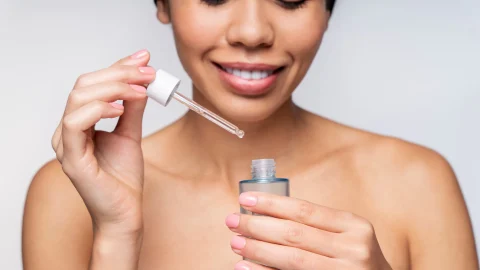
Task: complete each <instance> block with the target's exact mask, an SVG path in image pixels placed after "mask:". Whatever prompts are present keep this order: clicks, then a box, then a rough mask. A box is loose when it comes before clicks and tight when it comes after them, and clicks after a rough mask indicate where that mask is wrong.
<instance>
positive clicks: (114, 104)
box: [110, 102, 123, 110]
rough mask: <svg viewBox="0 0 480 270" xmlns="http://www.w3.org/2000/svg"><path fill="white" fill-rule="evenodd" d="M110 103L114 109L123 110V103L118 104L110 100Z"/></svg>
mask: <svg viewBox="0 0 480 270" xmlns="http://www.w3.org/2000/svg"><path fill="white" fill-rule="evenodd" d="M110 105H112V107H113V108H115V109H119V110H123V105H122V104H118V103H116V102H111V103H110Z"/></svg>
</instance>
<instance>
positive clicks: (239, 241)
mask: <svg viewBox="0 0 480 270" xmlns="http://www.w3.org/2000/svg"><path fill="white" fill-rule="evenodd" d="M246 244H247V241H246V240H245V238H243V237H241V236H234V237H233V238H232V240H231V241H230V245H231V246H232V249H236V250H241V249H243V248H244V247H245V245H246Z"/></svg>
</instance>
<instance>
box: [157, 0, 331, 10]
mask: <svg viewBox="0 0 480 270" xmlns="http://www.w3.org/2000/svg"><path fill="white" fill-rule="evenodd" d="M161 1H163V0H161ZM325 1H326V3H325V4H326V6H327V10H328V11H330V12H332V11H333V7H334V6H335V0H325ZM153 2H154V3H155V5H156V4H157V0H153Z"/></svg>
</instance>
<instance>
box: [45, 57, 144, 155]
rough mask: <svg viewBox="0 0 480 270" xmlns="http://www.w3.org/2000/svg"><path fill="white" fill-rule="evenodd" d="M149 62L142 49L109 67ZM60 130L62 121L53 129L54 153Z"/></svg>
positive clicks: (142, 64) (140, 64) (141, 64)
mask: <svg viewBox="0 0 480 270" xmlns="http://www.w3.org/2000/svg"><path fill="white" fill-rule="evenodd" d="M149 61H150V52H149V51H148V50H146V49H142V50H139V51H137V52H136V53H134V54H132V55H129V56H127V57H124V58H122V59H120V60H118V61H117V62H115V63H114V64H113V65H111V67H113V66H124V65H133V66H137V67H140V66H145V65H147V64H148V62H149ZM64 115H65V113H64ZM62 120H63V119H62ZM61 130H62V121H60V123H59V124H58V126H57V128H56V129H55V132H54V134H53V136H52V140H51V143H52V148H53V149H54V150H55V151H57V149H58V145H59V144H60V145H61V143H59V142H60V141H61Z"/></svg>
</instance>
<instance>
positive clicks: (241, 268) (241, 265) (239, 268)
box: [234, 261, 250, 270]
mask: <svg viewBox="0 0 480 270" xmlns="http://www.w3.org/2000/svg"><path fill="white" fill-rule="evenodd" d="M234 270H250V266H248V265H247V264H246V263H245V262H244V261H241V262H238V263H237V264H235V268H234Z"/></svg>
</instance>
